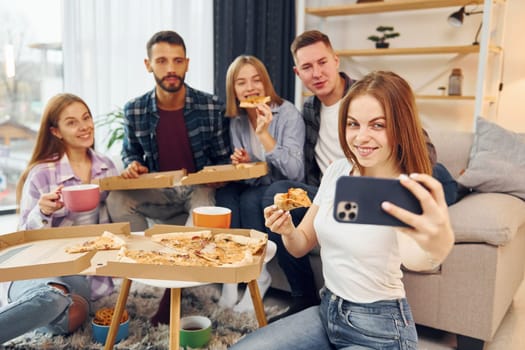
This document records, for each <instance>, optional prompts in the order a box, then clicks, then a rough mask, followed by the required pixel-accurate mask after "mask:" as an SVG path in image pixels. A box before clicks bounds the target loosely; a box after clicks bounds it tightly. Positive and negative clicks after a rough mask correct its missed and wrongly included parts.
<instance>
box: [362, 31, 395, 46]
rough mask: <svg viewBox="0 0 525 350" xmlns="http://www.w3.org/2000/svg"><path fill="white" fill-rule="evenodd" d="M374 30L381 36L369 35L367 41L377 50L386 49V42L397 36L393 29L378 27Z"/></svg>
mask: <svg viewBox="0 0 525 350" xmlns="http://www.w3.org/2000/svg"><path fill="white" fill-rule="evenodd" d="M376 30H377V31H378V32H379V33H381V34H382V35H381V36H379V35H370V36H369V37H368V40H371V41H373V42H375V43H376V47H377V48H387V47H388V45H389V43H388V42H387V41H386V40H387V39H392V38H395V37H398V36H399V33H398V32H394V27H388V26H379V27H377V28H376Z"/></svg>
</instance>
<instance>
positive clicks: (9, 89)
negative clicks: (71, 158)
mask: <svg viewBox="0 0 525 350" xmlns="http://www.w3.org/2000/svg"><path fill="white" fill-rule="evenodd" d="M61 41H62V2H61V0H46V1H41V0H17V1H1V2H0V62H1V69H0V80H1V82H0V213H6V212H12V211H14V209H15V204H16V198H15V197H16V194H15V188H16V182H17V181H18V178H19V176H20V173H21V172H22V171H23V170H24V169H25V167H26V165H27V162H28V160H29V157H30V156H31V152H32V150H33V145H34V141H35V138H36V133H37V130H38V127H39V123H40V115H41V113H42V109H43V107H44V104H45V101H47V100H48V99H49V98H50V97H51V96H53V95H54V94H56V93H58V92H61V91H62V90H63V74H62V71H63V64H62V43H61Z"/></svg>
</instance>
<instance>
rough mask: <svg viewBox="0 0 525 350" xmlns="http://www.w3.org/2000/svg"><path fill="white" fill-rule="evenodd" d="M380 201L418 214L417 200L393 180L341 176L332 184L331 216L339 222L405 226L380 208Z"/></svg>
mask: <svg viewBox="0 0 525 350" xmlns="http://www.w3.org/2000/svg"><path fill="white" fill-rule="evenodd" d="M384 201H389V202H391V203H393V204H395V205H397V206H399V207H402V208H404V209H406V210H409V211H411V212H413V213H416V214H421V213H422V209H421V204H420V203H419V200H418V199H417V198H416V197H415V196H414V195H413V194H412V192H410V191H409V190H407V189H406V188H404V187H403V186H402V185H401V183H400V182H399V180H397V179H386V178H377V177H367V176H342V177H340V178H339V179H338V180H337V183H336V189H335V201H334V218H335V220H336V221H339V222H343V223H354V224H368V225H386V226H408V225H407V224H405V223H403V222H401V221H399V220H398V219H396V218H395V217H393V216H391V215H390V214H388V213H386V212H385V211H383V209H381V203H382V202H384Z"/></svg>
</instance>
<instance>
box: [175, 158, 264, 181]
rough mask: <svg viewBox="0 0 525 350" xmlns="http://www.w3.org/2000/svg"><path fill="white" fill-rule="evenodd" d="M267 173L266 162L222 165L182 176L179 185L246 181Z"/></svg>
mask: <svg viewBox="0 0 525 350" xmlns="http://www.w3.org/2000/svg"><path fill="white" fill-rule="evenodd" d="M267 173H268V165H267V164H266V162H255V163H243V164H237V165H233V164H224V165H214V166H207V167H204V168H203V169H202V170H201V171H198V172H196V173H191V174H188V175H186V176H184V177H183V178H182V179H181V181H180V184H181V185H198V184H206V183H213V182H226V181H238V180H246V179H252V178H257V177H261V176H264V175H266V174H267Z"/></svg>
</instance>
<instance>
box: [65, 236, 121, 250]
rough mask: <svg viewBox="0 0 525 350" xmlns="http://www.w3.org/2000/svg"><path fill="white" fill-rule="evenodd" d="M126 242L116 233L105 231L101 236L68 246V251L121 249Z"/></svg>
mask: <svg viewBox="0 0 525 350" xmlns="http://www.w3.org/2000/svg"><path fill="white" fill-rule="evenodd" d="M125 245H126V242H125V241H124V240H123V239H122V238H120V237H118V236H116V235H115V234H113V233H111V232H109V231H104V233H102V235H101V236H98V237H95V238H92V239H88V240H86V241H85V242H83V243H81V244H77V245H74V246H71V247H67V248H66V252H67V253H85V252H89V251H92V250H119V249H120V248H122V247H124V246H125Z"/></svg>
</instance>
